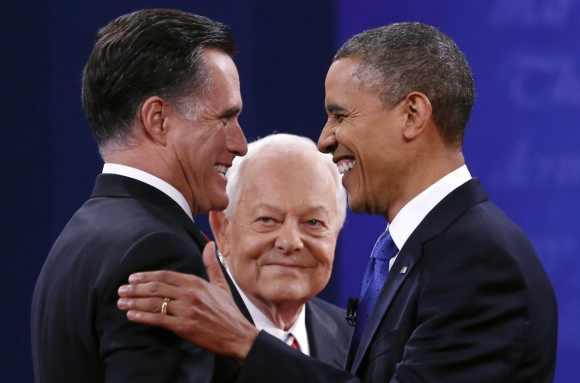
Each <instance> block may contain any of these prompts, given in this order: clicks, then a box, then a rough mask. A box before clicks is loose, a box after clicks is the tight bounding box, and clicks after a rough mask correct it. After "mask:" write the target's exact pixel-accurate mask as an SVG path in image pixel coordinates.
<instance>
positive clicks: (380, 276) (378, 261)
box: [351, 227, 399, 351]
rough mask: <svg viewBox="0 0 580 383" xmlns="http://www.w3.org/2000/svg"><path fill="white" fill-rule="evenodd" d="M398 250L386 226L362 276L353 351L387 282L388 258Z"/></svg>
mask: <svg viewBox="0 0 580 383" xmlns="http://www.w3.org/2000/svg"><path fill="white" fill-rule="evenodd" d="M398 251H399V249H397V245H395V242H393V239H392V238H391V234H390V233H389V229H388V227H387V230H385V232H384V233H383V234H381V235H380V236H379V238H378V239H377V242H376V243H375V246H374V247H373V251H372V252H371V258H370V260H369V263H368V265H367V270H366V272H365V275H364V278H363V282H362V286H361V294H360V300H359V304H358V307H357V313H356V327H355V329H354V335H353V339H352V345H351V350H353V351H356V349H357V348H358V344H359V342H360V338H361V336H362V333H363V330H364V328H365V326H366V325H367V322H368V319H369V315H370V314H371V313H372V310H373V308H374V306H375V303H376V302H377V299H378V297H379V294H380V293H381V290H382V288H383V286H384V285H385V283H386V282H387V277H388V276H389V260H390V259H391V258H392V257H394V256H395V255H396V254H397V252H398Z"/></svg>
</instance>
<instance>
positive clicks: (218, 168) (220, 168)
mask: <svg viewBox="0 0 580 383" xmlns="http://www.w3.org/2000/svg"><path fill="white" fill-rule="evenodd" d="M213 167H214V169H215V170H216V171H217V172H218V173H219V174H221V175H222V176H224V177H225V176H226V173H227V172H228V168H229V166H226V165H223V164H215V165H214V166H213Z"/></svg>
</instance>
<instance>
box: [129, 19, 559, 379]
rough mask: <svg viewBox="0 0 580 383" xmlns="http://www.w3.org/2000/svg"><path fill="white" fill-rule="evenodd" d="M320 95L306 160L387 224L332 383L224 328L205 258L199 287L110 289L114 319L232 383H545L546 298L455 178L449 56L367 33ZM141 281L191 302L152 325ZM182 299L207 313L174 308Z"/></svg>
mask: <svg viewBox="0 0 580 383" xmlns="http://www.w3.org/2000/svg"><path fill="white" fill-rule="evenodd" d="M325 90H326V99H325V104H326V111H327V114H328V120H327V122H326V125H325V126H324V128H323V130H322V133H321V135H320V139H319V143H318V144H319V149H320V150H321V151H323V152H330V153H332V154H333V158H334V162H335V163H336V164H337V166H338V168H339V170H340V171H341V173H342V174H343V179H342V182H343V184H344V186H345V187H346V189H347V191H348V195H349V205H350V207H351V208H352V209H353V210H355V211H363V212H366V213H369V214H379V215H382V216H384V217H385V219H386V221H387V226H386V229H385V232H384V233H383V234H381V236H380V237H379V238H378V240H377V243H376V244H375V247H374V248H373V251H372V253H371V259H370V260H369V264H368V267H367V271H366V273H365V276H364V279H363V285H362V288H361V297H360V300H359V302H358V310H357V321H356V326H355V331H354V335H353V339H352V342H351V346H350V353H349V357H348V361H347V365H346V369H347V371H348V372H344V371H339V370H335V369H332V368H330V367H328V366H324V365H323V364H321V363H318V362H316V361H313V360H309V359H307V358H305V357H304V356H302V355H300V354H297V353H293V352H292V351H291V350H288V349H287V347H283V346H282V345H280V342H278V341H276V340H275V339H273V338H272V337H271V336H269V335H268V334H265V333H264V332H257V331H255V330H253V333H252V330H251V329H250V327H249V326H248V324H247V323H245V322H244V320H243V318H242V317H240V316H239V315H237V316H235V317H233V316H230V315H229V314H231V310H229V311H226V310H225V308H226V307H230V306H232V305H233V303H232V300H231V298H229V297H228V294H227V290H225V289H224V288H223V286H224V284H223V276H222V275H221V274H220V272H219V266H218V265H217V264H216V262H215V260H214V259H213V258H214V257H212V251H213V246H208V247H207V248H206V250H204V262H205V263H206V266H207V269H208V274H209V276H210V281H212V283H211V284H208V283H207V282H205V281H202V280H199V279H198V278H194V277H192V278H189V279H188V280H185V279H180V278H177V277H176V276H174V275H172V276H171V277H168V276H167V275H165V276H163V277H160V276H159V274H157V273H154V272H153V273H139V274H136V275H133V276H132V277H131V278H130V282H131V284H132V285H133V286H132V288H131V289H129V290H130V291H131V294H127V293H126V292H125V291H120V295H121V296H122V297H124V298H125V299H128V298H132V299H133V301H134V302H133V304H132V306H131V310H130V311H129V312H128V313H127V315H128V317H129V318H130V319H131V320H134V321H137V322H140V323H147V324H153V325H158V326H162V327H164V328H167V329H170V330H173V331H175V332H177V333H178V334H180V336H182V337H184V338H185V339H188V340H190V341H192V342H193V343H195V344H199V345H201V346H203V347H206V348H208V349H210V350H213V351H215V352H217V353H221V354H226V355H231V356H234V357H236V358H238V359H240V360H243V366H242V368H241V370H240V375H239V376H240V378H239V381H244V382H245V381H248V382H250V381H278V382H323V381H324V382H341V381H359V380H362V381H368V382H393V383H395V382H446V383H449V382H490V383H492V382H493V383H495V382H521V383H524V382H526V383H529V382H551V381H552V379H553V375H554V367H555V353H556V339H557V310H556V301H555V296H554V292H553V289H552V286H551V284H550V281H549V280H548V278H547V276H546V274H545V272H544V270H543V268H542V266H541V264H540V262H539V260H538V258H537V256H536V254H535V251H534V249H533V247H532V245H531V244H530V242H529V241H528V239H527V238H526V237H525V235H524V234H523V232H522V231H521V229H520V228H518V227H517V226H516V225H515V224H514V223H512V222H511V221H510V220H509V219H508V218H507V217H506V216H505V215H504V214H503V213H502V212H501V211H500V210H499V209H498V208H497V207H496V206H495V205H494V204H493V203H492V202H490V201H489V200H488V197H487V195H486V193H485V191H484V190H483V188H482V186H481V185H480V183H479V181H478V180H476V179H473V178H472V177H471V175H470V172H469V170H468V169H467V166H466V165H465V161H464V158H463V154H462V141H463V133H464V129H465V125H466V123H467V121H468V118H469V113H470V110H471V106H472V104H473V98H474V97H473V94H474V89H473V79H472V75H471V71H470V69H469V67H468V65H467V63H466V61H465V59H464V57H463V54H462V53H461V51H460V50H459V48H458V47H457V46H456V45H455V43H454V42H453V41H452V40H451V39H450V38H449V37H447V36H446V35H444V34H443V33H441V32H440V31H438V30H437V29H436V28H434V27H431V26H428V25H424V24H420V23H397V24H392V25H388V26H385V27H380V28H376V29H373V30H369V31H366V32H363V33H361V34H359V35H357V36H354V37H353V38H351V39H350V40H349V41H348V42H346V43H345V45H344V46H343V47H342V48H341V49H340V50H339V51H338V53H337V55H336V57H335V59H334V61H333V63H332V65H331V66H330V69H329V71H328V74H327V77H326V83H325ZM147 283H156V288H158V289H159V290H161V291H167V290H165V286H166V285H173V284H177V285H178V286H180V287H181V289H180V290H183V288H185V287H186V286H188V285H192V284H193V285H194V286H196V289H191V288H190V289H189V290H187V291H188V294H186V295H185V296H181V297H176V296H171V298H176V299H180V300H181V301H182V302H183V305H182V306H181V307H182V309H181V310H175V312H173V313H172V316H171V317H167V316H161V315H159V314H156V313H154V312H152V310H151V309H150V308H149V307H148V306H147V305H145V304H143V302H144V301H145V299H144V297H150V298H149V299H153V298H152V297H158V294H156V293H155V292H153V291H151V290H150V289H147V288H145V287H144V286H146V284H147ZM139 286H142V287H141V288H140V287H139ZM210 298H211V300H210ZM156 299H159V298H156ZM191 301H195V302H204V301H211V302H212V303H215V302H220V307H216V306H215V305H212V306H211V307H203V306H204V305H203V304H197V305H196V310H189V309H188V304H187V302H191ZM222 313H227V314H222ZM201 319H203V320H201ZM223 323H227V324H228V326H227V327H224V326H223V325H221V324H223ZM216 329H219V335H216V331H215V330H216Z"/></svg>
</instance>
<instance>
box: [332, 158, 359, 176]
mask: <svg viewBox="0 0 580 383" xmlns="http://www.w3.org/2000/svg"><path fill="white" fill-rule="evenodd" d="M354 165H356V161H355V160H352V159H343V160H340V161H338V162H337V164H336V166H337V167H338V172H339V173H340V174H342V175H344V174H345V173H347V172H348V171H350V169H352V168H353V167H354Z"/></svg>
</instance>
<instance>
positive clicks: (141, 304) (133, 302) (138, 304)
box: [117, 298, 175, 314]
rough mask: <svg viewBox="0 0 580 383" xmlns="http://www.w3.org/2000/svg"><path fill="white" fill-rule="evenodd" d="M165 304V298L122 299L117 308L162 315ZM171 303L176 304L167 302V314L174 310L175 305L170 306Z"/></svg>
mask: <svg viewBox="0 0 580 383" xmlns="http://www.w3.org/2000/svg"><path fill="white" fill-rule="evenodd" d="M163 302H164V301H163V298H121V299H119V300H118V301H117V307H118V308H119V309H121V310H125V311H127V310H134V311H135V310H136V311H146V312H150V313H160V312H161V307H162V306H163ZM171 302H173V303H174V304H175V301H169V302H167V309H166V313H167V314H170V313H171V312H172V310H171V309H172V308H173V305H170V303H171ZM170 306H171V307H170Z"/></svg>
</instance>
